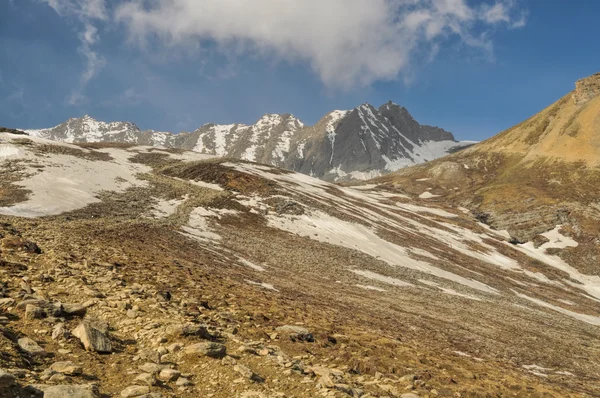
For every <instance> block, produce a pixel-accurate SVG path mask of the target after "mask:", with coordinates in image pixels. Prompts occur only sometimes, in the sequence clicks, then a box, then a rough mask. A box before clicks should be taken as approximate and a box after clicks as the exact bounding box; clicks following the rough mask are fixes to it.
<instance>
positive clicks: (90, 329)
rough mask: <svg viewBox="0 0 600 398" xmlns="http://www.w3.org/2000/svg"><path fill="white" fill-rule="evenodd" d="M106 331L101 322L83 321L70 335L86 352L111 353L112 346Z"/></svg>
mask: <svg viewBox="0 0 600 398" xmlns="http://www.w3.org/2000/svg"><path fill="white" fill-rule="evenodd" d="M107 329H108V328H107V327H105V325H104V323H103V322H102V321H96V320H83V322H81V323H80V324H79V326H77V327H76V328H75V329H74V330H73V332H72V333H73V336H75V337H77V338H78V339H79V340H80V341H81V343H82V344H83V347H84V348H85V349H86V350H87V351H96V352H111V351H112V344H111V342H110V339H109V338H108V336H107V335H106V334H107Z"/></svg>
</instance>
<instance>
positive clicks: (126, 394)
mask: <svg viewBox="0 0 600 398" xmlns="http://www.w3.org/2000/svg"><path fill="white" fill-rule="evenodd" d="M148 393H150V388H149V387H147V386H130V387H127V388H126V389H124V390H123V391H121V397H123V398H130V397H140V396H142V395H145V394H148Z"/></svg>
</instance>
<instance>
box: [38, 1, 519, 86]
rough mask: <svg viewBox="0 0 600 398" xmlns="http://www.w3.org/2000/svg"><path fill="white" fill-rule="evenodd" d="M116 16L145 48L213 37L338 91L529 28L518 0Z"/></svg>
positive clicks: (186, 5) (214, 4)
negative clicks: (498, 32) (456, 42)
mask: <svg viewBox="0 0 600 398" xmlns="http://www.w3.org/2000/svg"><path fill="white" fill-rule="evenodd" d="M47 1H57V0H47ZM114 16H115V19H116V20H117V21H118V22H120V23H122V24H123V25H124V26H125V27H126V29H128V31H129V34H130V39H131V40H133V41H135V42H136V43H139V44H142V45H143V44H147V43H149V42H150V40H152V39H153V38H155V37H158V38H159V40H160V41H161V42H162V43H163V44H164V45H166V47H178V46H189V45H194V46H197V45H198V43H199V42H201V41H206V40H209V41H212V42H213V43H215V44H216V45H217V46H218V47H219V48H220V50H221V51H223V52H225V53H228V54H229V53H236V54H238V53H240V49H241V52H245V53H253V54H259V55H262V56H264V57H268V58H271V59H272V58H276V59H282V60H286V61H288V62H307V63H308V64H309V65H310V66H311V68H312V69H313V70H314V72H315V73H316V74H317V75H318V76H319V78H320V79H321V80H322V81H323V83H324V84H325V85H326V86H328V87H333V88H352V87H355V86H357V85H358V86H365V85H369V84H371V83H373V82H375V81H378V80H393V79H396V78H397V77H398V76H399V75H400V74H401V73H403V72H405V71H406V70H407V69H408V68H409V67H410V64H411V60H412V59H413V58H414V56H415V54H416V53H418V52H422V53H424V54H434V53H436V52H437V50H436V49H437V48H439V46H440V44H443V43H444V42H445V41H446V40H448V39H450V38H452V37H457V38H459V39H460V40H461V42H462V43H464V44H466V45H467V46H471V47H477V48H481V49H484V50H488V51H490V49H491V41H490V40H489V36H490V35H489V32H490V31H493V30H494V29H495V28H497V27H499V26H504V27H508V28H515V27H522V26H524V25H525V14H524V13H523V12H520V11H519V10H518V7H517V5H516V0H496V1H495V2H487V3H484V4H481V5H479V6H470V5H468V4H467V2H466V0H326V1H324V0H301V1H298V0H252V1H248V0H202V1H197V0H153V1H151V2H148V1H143V0H128V1H124V2H122V3H121V4H120V5H119V6H118V7H117V8H116V12H115V15H114ZM432 49H433V50H432Z"/></svg>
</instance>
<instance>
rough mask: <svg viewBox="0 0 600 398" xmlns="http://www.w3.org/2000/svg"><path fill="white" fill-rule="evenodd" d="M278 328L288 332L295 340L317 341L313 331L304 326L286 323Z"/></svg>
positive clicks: (280, 330) (282, 331)
mask: <svg viewBox="0 0 600 398" xmlns="http://www.w3.org/2000/svg"><path fill="white" fill-rule="evenodd" d="M276 330H277V331H278V332H281V333H287V334H288V335H289V336H290V338H291V339H292V340H293V341H309V342H313V341H315V338H314V337H313V335H312V333H310V332H309V331H308V329H306V328H305V327H302V326H296V325H284V326H279V327H278V328H277V329H276Z"/></svg>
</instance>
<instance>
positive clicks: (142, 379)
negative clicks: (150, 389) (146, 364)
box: [134, 373, 156, 386]
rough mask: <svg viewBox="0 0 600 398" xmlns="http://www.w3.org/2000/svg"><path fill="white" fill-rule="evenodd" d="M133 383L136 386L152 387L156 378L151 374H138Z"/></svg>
mask: <svg viewBox="0 0 600 398" xmlns="http://www.w3.org/2000/svg"><path fill="white" fill-rule="evenodd" d="M134 381H135V383H136V384H142V385H145V386H153V385H155V384H156V377H154V375H153V374H152V373H140V374H139V375H138V376H137V377H136V378H135V380H134Z"/></svg>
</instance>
